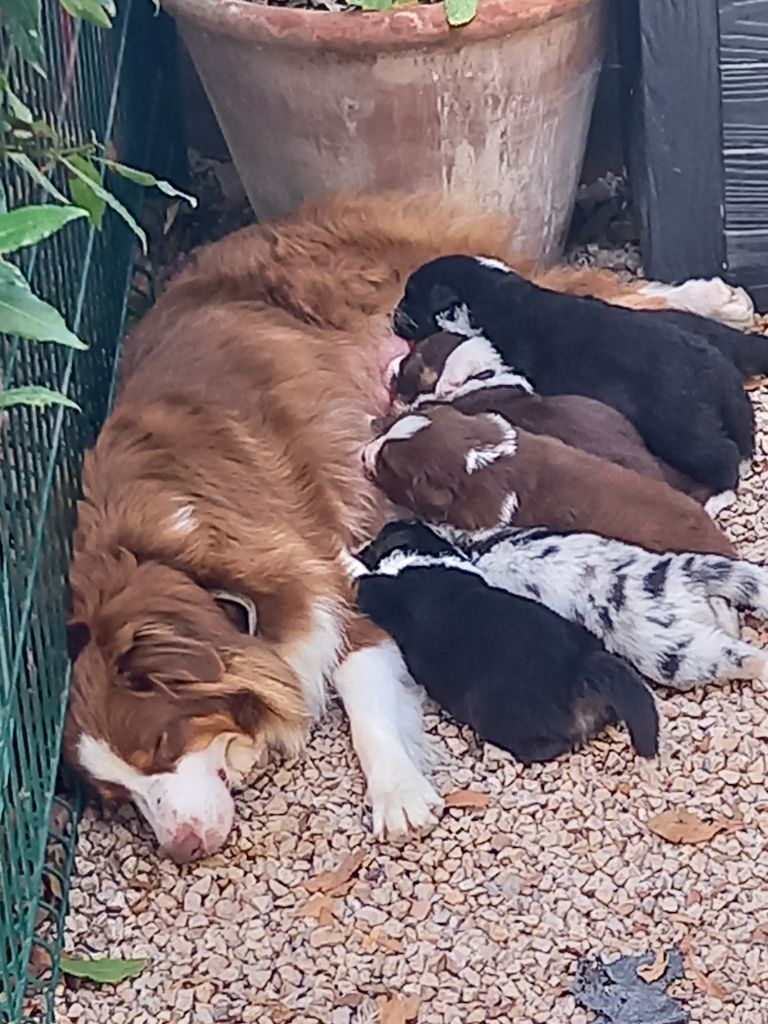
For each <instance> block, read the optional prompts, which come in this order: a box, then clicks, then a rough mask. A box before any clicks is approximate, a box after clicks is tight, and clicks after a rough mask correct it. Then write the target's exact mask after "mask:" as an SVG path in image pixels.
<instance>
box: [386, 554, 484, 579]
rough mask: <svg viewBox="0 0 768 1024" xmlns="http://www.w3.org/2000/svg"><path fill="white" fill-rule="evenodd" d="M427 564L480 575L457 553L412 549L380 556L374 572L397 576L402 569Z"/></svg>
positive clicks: (477, 570) (420, 566)
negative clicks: (383, 556) (427, 553)
mask: <svg viewBox="0 0 768 1024" xmlns="http://www.w3.org/2000/svg"><path fill="white" fill-rule="evenodd" d="M429 566H442V567H443V568H446V569H461V571H462V572H471V573H474V574H475V575H476V576H479V575H480V570H479V569H477V568H476V567H475V566H474V565H473V564H472V563H471V562H470V561H469V560H468V559H466V558H461V557H460V556H459V555H422V554H418V553H417V552H413V551H393V552H392V554H391V555H387V556H386V558H382V560H381V562H379V564H378V565H377V566H376V574H377V575H380V576H399V574H400V573H401V572H402V571H403V570H404V569H419V568H427V567H429Z"/></svg>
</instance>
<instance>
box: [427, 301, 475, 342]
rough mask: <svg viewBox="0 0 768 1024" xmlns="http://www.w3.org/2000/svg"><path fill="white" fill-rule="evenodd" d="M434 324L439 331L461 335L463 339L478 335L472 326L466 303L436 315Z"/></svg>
mask: <svg viewBox="0 0 768 1024" xmlns="http://www.w3.org/2000/svg"><path fill="white" fill-rule="evenodd" d="M435 323H436V324H437V326H438V327H439V328H440V330H441V331H450V332H451V334H462V335H463V336H464V337H465V338H472V337H474V336H475V335H476V334H478V333H479V331H478V329H477V328H476V327H473V326H472V317H471V316H470V315H469V306H468V305H467V304H466V302H462V303H460V304H459V305H457V306H453V307H452V308H451V309H446V310H444V312H442V313H438V314H437V316H436V317H435Z"/></svg>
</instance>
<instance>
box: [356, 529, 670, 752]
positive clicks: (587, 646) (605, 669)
mask: <svg viewBox="0 0 768 1024" xmlns="http://www.w3.org/2000/svg"><path fill="white" fill-rule="evenodd" d="M428 532H429V531H428ZM423 537H424V535H423V528H421V527H418V526H416V527H410V526H406V525H404V524H399V526H398V528H397V530H394V529H392V530H391V531H390V534H389V536H388V537H385V538H383V540H382V543H381V544H380V545H379V550H382V551H384V550H386V551H387V552H388V553H387V554H386V555H385V556H384V557H383V558H382V559H381V561H379V562H378V563H377V564H376V569H375V572H373V573H371V574H368V575H364V576H360V577H359V578H358V605H359V607H360V609H361V610H362V611H363V612H364V613H365V614H366V615H368V616H369V618H371V619H372V620H373V621H374V622H375V623H376V624H377V625H379V626H381V628H382V629H385V630H386V631H387V632H388V633H390V634H391V636H392V637H393V638H394V640H395V642H396V643H397V645H398V647H399V648H400V650H401V651H402V654H403V657H404V659H405V662H406V664H407V666H408V670H409V672H410V673H411V675H412V676H413V678H414V680H415V681H416V682H417V683H418V684H419V685H421V686H423V687H424V688H425V689H426V691H427V693H428V694H429V696H430V697H432V699H433V700H435V701H436V702H437V703H438V704H440V705H441V706H442V707H443V708H445V710H446V711H448V712H450V714H452V715H453V716H454V718H456V719H458V720H459V721H461V722H465V723H467V724H469V725H471V726H472V727H473V728H474V729H475V730H476V731H477V732H478V734H479V735H480V736H481V737H482V738H483V739H485V740H488V741H490V742H491V743H495V744H496V745H497V746H499V747H503V748H504V749H506V750H508V751H510V753H512V754H513V755H514V756H515V757H516V758H517V759H518V760H519V761H522V762H523V763H524V764H531V763H533V762H536V761H551V760H553V759H554V758H556V757H559V756H560V755H561V754H565V753H567V752H568V751H570V750H573V749H575V748H577V747H579V746H581V745H582V744H583V743H586V742H587V741H588V740H590V739H592V738H593V737H594V736H596V735H597V734H598V733H600V732H601V731H602V730H603V729H604V728H605V727H606V726H607V725H611V724H614V723H616V722H620V721H623V722H625V723H626V724H627V727H628V729H629V733H630V736H631V738H632V744H633V746H634V748H635V750H636V751H637V753H638V754H640V755H641V756H643V757H653V756H655V755H656V753H657V752H658V732H659V722H658V713H657V710H656V704H655V701H654V698H653V695H652V694H651V692H650V690H649V689H648V687H647V686H646V685H645V683H644V682H643V680H642V679H641V678H640V677H639V676H638V675H637V673H636V672H635V671H634V670H633V669H631V668H630V667H629V666H628V665H626V664H625V663H624V662H622V661H621V660H620V659H619V658H617V657H616V656H615V655H612V654H609V653H608V652H607V651H606V650H605V648H604V647H603V645H602V644H601V643H600V641H599V640H597V639H596V638H595V637H594V636H592V635H591V634H590V633H589V632H588V631H587V630H586V629H584V628H582V627H581V626H577V625H575V624H574V623H572V622H567V621H566V620H565V619H563V618H561V617H560V616H559V615H556V614H555V613H554V612H552V611H550V610H549V609H548V608H545V607H543V605H540V604H537V603H535V602H533V601H529V600H526V599H525V598H521V597H515V596H513V595H512V594H509V593H507V592H506V591H504V590H500V589H498V588H496V587H491V586H489V585H488V584H487V583H486V582H485V581H484V580H483V579H482V577H481V576H480V575H479V573H478V570H477V569H475V568H474V567H473V566H472V565H470V564H469V563H468V562H467V561H466V559H464V558H463V557H461V556H457V555H451V554H448V553H445V554H439V555H435V554H425V553H421V552H420V550H419V549H420V547H421V546H422V544H423V543H424V540H423ZM393 543H394V544H395V546H394V547H392V544H393ZM431 546H432V542H431V541H430V542H429V543H428V544H427V547H428V548H429V547H431ZM376 552H377V544H376V542H374V544H373V545H372V546H371V547H369V549H367V550H366V552H363V557H365V558H366V559H367V561H368V562H369V563H373V562H374V561H375V558H376Z"/></svg>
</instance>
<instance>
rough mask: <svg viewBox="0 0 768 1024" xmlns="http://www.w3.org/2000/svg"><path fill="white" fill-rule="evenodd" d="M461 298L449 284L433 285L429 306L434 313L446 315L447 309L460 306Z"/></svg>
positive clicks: (430, 291) (430, 290)
mask: <svg viewBox="0 0 768 1024" xmlns="http://www.w3.org/2000/svg"><path fill="white" fill-rule="evenodd" d="M460 301H461V300H460V299H459V296H458V295H457V294H456V292H455V291H454V290H453V288H449V287H448V285H447V284H433V285H432V287H431V288H430V289H429V306H430V309H431V311H432V313H444V312H445V310H446V309H451V308H452V307H453V306H458V305H459V302H460Z"/></svg>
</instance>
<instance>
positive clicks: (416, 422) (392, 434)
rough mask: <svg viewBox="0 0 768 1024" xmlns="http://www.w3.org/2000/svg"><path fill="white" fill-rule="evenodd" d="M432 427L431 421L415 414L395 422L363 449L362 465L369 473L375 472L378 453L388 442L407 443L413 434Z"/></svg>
mask: <svg viewBox="0 0 768 1024" xmlns="http://www.w3.org/2000/svg"><path fill="white" fill-rule="evenodd" d="M430 426H432V420H430V419H428V418H427V417H426V416H418V415H416V414H413V415H410V416H403V418H402V419H400V420H396V421H395V422H394V423H393V424H392V426H391V427H390V428H389V430H388V431H387V432H386V434H382V435H381V437H377V438H376V440H375V441H371V442H370V444H367V445H366V446H365V448H363V463H364V464H365V468H366V469H367V470H368V472H369V473H375V472H376V462H377V460H378V458H379V452H380V451H381V449H382V448H383V447H384V445H385V444H387V442H388V441H407V440H408V438H409V437H413V435H414V434H418V432H419V431H420V430H425V429H426V428H427V427H430Z"/></svg>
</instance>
